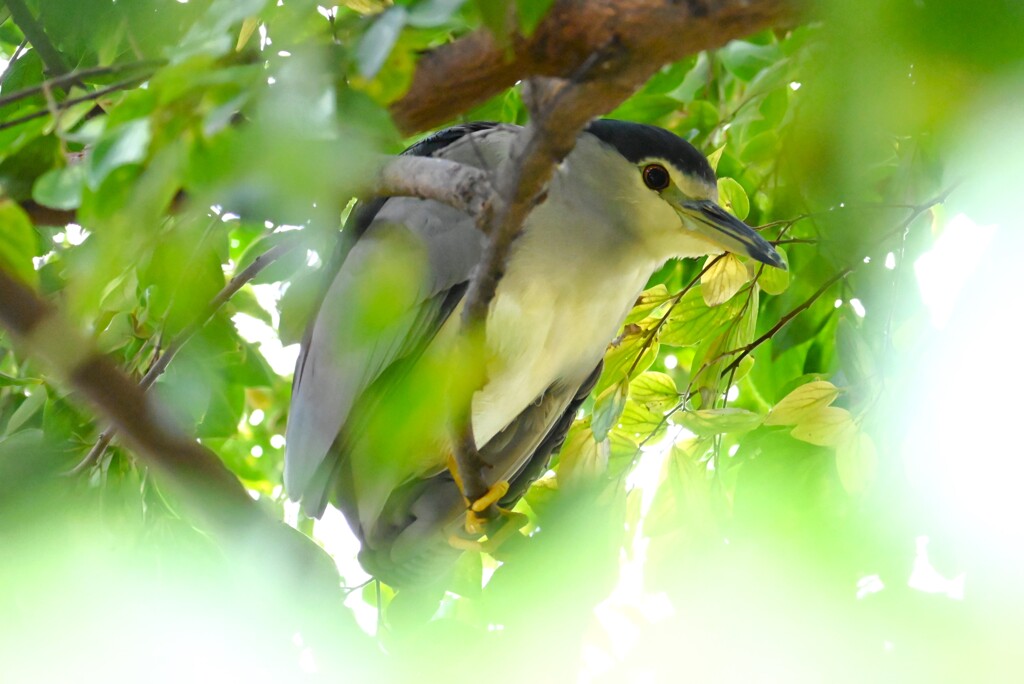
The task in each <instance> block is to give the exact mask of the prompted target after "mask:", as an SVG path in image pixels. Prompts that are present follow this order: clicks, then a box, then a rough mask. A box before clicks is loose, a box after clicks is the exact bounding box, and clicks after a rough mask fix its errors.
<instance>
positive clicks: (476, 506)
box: [448, 454, 508, 535]
mask: <svg viewBox="0 0 1024 684" xmlns="http://www.w3.org/2000/svg"><path fill="white" fill-rule="evenodd" d="M448 471H449V472H450V473H451V474H452V479H454V480H455V486H456V487H458V488H459V492H461V493H462V498H463V500H464V501H465V502H466V508H467V510H466V532H469V533H470V534H477V535H479V534H483V533H484V529H485V527H486V525H487V522H488V518H487V516H486V515H481V514H483V513H486V511H487V509H488V508H490V507H491V505H492V504H497V503H498V502H499V501H501V499H502V497H504V496H505V495H506V494H508V482H504V481H502V482H495V483H494V484H493V485H491V486H490V488H489V489H488V490H487V491H486V492H484V494H483V496H481V497H479V498H478V499H476V500H474V501H470V500H469V499H468V498H467V497H466V490H465V488H464V487H463V486H462V477H461V476H460V475H459V464H458V463H456V461H455V456H454V455H451V454H449V456H448ZM498 510H499V512H502V511H501V509H498ZM503 514H504V513H503Z"/></svg>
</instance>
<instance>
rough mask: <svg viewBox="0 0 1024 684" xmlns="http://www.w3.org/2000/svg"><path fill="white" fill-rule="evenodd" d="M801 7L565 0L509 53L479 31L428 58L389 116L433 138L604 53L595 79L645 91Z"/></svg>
mask: <svg viewBox="0 0 1024 684" xmlns="http://www.w3.org/2000/svg"><path fill="white" fill-rule="evenodd" d="M796 5H797V3H796V2H795V1H793V0H707V1H706V2H687V3H676V2H665V0H587V1H586V2H584V1H582V0H557V1H556V2H555V3H554V4H553V5H552V7H551V10H550V11H549V13H548V16H547V17H546V18H545V19H544V20H543V21H542V22H541V23H540V25H539V26H538V27H537V29H536V31H534V33H533V34H532V35H531V36H530V37H529V38H524V37H523V36H520V35H516V36H512V38H511V46H510V47H509V46H508V45H506V44H499V43H498V42H497V41H496V40H495V39H494V37H493V36H492V35H491V33H490V32H489V31H487V30H483V29H481V30H478V31H475V32H473V33H471V34H469V35H467V36H465V37H463V38H460V39H458V40H456V41H454V42H452V43H449V44H447V45H444V46H442V47H439V48H437V49H436V50H434V51H432V52H430V53H428V54H426V55H424V56H423V57H422V58H421V59H420V62H419V64H418V65H417V68H416V72H415V74H414V75H413V81H412V85H411V86H410V87H409V90H408V91H407V92H406V94H405V95H404V96H403V97H401V98H400V99H399V100H397V101H396V102H394V103H393V104H392V105H391V114H392V117H393V118H394V120H395V122H396V123H397V124H398V126H399V128H400V129H401V130H402V131H404V132H405V133H407V134H411V133H414V132H416V131H421V130H425V129H428V128H431V127H433V126H436V125H438V124H441V123H443V122H444V121H447V120H450V119H451V118H453V117H454V116H456V115H457V114H459V113H460V112H463V111H465V110H466V109H468V108H470V107H472V106H473V105H476V104H479V103H481V102H483V101H484V100H486V99H487V98H488V97H490V96H492V95H495V94H497V93H499V92H501V91H503V90H505V89H507V88H509V87H511V86H512V85H514V84H515V83H516V82H517V81H520V80H525V79H527V78H531V77H534V76H554V77H561V78H572V75H573V74H575V73H577V72H578V71H579V69H580V68H581V67H583V66H584V65H585V64H586V63H587V62H588V60H591V59H592V56H593V55H595V54H597V53H601V52H603V51H606V52H608V53H609V54H608V55H607V56H606V57H605V58H604V59H602V60H601V64H600V66H599V68H598V69H595V70H593V71H592V73H593V75H594V76H596V77H599V78H600V79H601V80H603V81H616V80H620V79H622V78H623V77H625V78H624V80H626V81H629V80H632V82H633V83H635V84H639V83H642V82H644V81H645V80H646V76H644V77H640V78H637V77H636V75H637V74H647V75H650V74H652V73H654V71H656V70H657V69H658V68H660V67H661V66H662V65H664V64H667V63H669V62H673V61H676V60H678V59H681V58H683V57H686V56H688V55H692V54H695V53H697V52H700V51H701V50H708V49H713V48H716V47H720V46H722V45H724V44H725V43H727V42H728V41H730V40H732V39H734V38H740V37H742V36H745V35H749V34H751V33H756V32H757V31H760V30H762V29H765V28H768V27H771V26H776V25H779V24H780V23H782V22H784V21H786V20H787V19H788V18H789V17H791V16H792V15H793V14H795V9H796ZM629 74H633V77H629V76H628V75H629ZM438 84H444V87H440V88H439V87H438ZM605 111H609V110H605Z"/></svg>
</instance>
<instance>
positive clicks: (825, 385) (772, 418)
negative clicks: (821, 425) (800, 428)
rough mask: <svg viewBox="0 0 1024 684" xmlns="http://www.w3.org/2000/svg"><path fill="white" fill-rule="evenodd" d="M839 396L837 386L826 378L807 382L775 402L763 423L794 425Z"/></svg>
mask: <svg viewBox="0 0 1024 684" xmlns="http://www.w3.org/2000/svg"><path fill="white" fill-rule="evenodd" d="M838 396H839V388H838V387H836V386H835V385H833V384H832V383H831V382H828V381H826V380H818V381H815V382H808V383H807V384H805V385H801V386H800V387H797V388H796V389H795V390H793V391H792V392H790V393H789V394H787V395H786V396H785V397H784V398H783V399H782V401H780V402H779V403H778V404H776V405H775V406H774V407H773V408H772V411H771V413H770V414H769V415H768V418H767V419H766V420H765V421H764V424H765V425H796V424H797V423H800V422H802V421H804V420H806V419H807V418H808V417H809V416H810V415H811V414H812V413H815V412H817V411H818V410H819V409H822V408H824V407H826V406H829V405H831V403H832V402H833V401H835V400H836V398H837V397H838Z"/></svg>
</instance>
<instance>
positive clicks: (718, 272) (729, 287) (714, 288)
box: [700, 254, 750, 306]
mask: <svg viewBox="0 0 1024 684" xmlns="http://www.w3.org/2000/svg"><path fill="white" fill-rule="evenodd" d="M749 279H750V274H749V273H748V272H747V267H746V266H744V265H743V262H741V261H740V260H739V259H737V258H736V256H735V255H733V254H724V255H722V256H721V257H719V258H718V259H717V261H715V262H714V263H713V264H711V267H710V268H709V269H708V270H707V271H706V272H705V273H704V275H703V276H701V279H700V289H701V293H702V294H703V295H704V303H705V304H707V305H708V306H718V305H719V304H722V303H724V302H727V301H729V300H730V299H732V296H733V295H734V294H736V293H737V292H739V289H740V288H741V287H743V285H744V284H745V283H746V282H747V280H749Z"/></svg>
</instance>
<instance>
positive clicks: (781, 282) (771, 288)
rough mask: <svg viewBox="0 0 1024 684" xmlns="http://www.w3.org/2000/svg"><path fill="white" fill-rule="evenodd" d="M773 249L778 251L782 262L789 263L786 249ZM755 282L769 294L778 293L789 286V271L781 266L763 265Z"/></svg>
mask: <svg viewBox="0 0 1024 684" xmlns="http://www.w3.org/2000/svg"><path fill="white" fill-rule="evenodd" d="M775 251H776V252H778V253H779V256H780V257H782V263H784V264H788V263H789V257H788V256H787V255H786V250H784V249H783V248H782V247H776V248H775ZM757 284H758V285H760V286H761V289H762V290H764V291H765V292H767V293H768V294H770V295H780V294H782V293H783V292H785V291H786V288H788V287H789V271H788V270H785V271H784V270H782V269H781V268H774V267H772V266H765V267H764V268H763V269H762V270H761V276H760V277H759V278H758V279H757Z"/></svg>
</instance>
